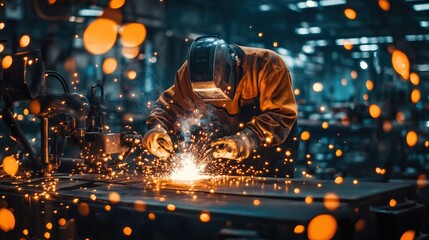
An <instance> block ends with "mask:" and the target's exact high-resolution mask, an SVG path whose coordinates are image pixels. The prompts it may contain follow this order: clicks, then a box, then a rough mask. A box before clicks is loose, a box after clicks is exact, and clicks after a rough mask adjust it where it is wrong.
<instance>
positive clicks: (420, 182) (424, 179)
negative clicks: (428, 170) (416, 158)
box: [417, 174, 428, 189]
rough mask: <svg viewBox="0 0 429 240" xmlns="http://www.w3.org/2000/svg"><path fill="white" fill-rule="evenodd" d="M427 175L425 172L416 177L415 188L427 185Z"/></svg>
mask: <svg viewBox="0 0 429 240" xmlns="http://www.w3.org/2000/svg"><path fill="white" fill-rule="evenodd" d="M427 180H428V179H427V176H426V175H425V174H420V175H419V177H418V178H417V188H418V189H422V188H424V187H426V185H427Z"/></svg>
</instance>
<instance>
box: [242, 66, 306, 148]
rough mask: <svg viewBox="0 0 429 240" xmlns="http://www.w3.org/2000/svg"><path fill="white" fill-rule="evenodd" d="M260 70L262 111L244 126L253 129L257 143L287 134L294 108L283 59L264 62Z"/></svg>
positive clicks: (265, 143) (278, 141)
mask: <svg viewBox="0 0 429 240" xmlns="http://www.w3.org/2000/svg"><path fill="white" fill-rule="evenodd" d="M260 74H261V75H260V79H261V80H260V81H258V88H259V104H260V110H261V112H262V113H261V114H260V115H259V116H255V117H253V118H252V119H251V121H250V122H248V123H247V124H246V127H247V128H248V129H250V130H252V132H253V133H255V135H256V137H257V139H258V140H259V143H260V145H262V146H264V147H270V146H276V145H280V144H282V143H283V142H284V141H285V140H286V138H287V137H288V135H289V132H290V130H291V129H292V127H293V125H294V123H295V121H296V118H297V111H298V110H297V105H296V101H295V97H294V95H293V91H292V81H291V77H290V73H289V70H288V68H287V67H286V65H285V64H284V62H283V60H282V59H280V58H277V59H275V61H273V62H271V63H270V62H269V63H268V64H266V65H265V66H264V67H263V69H261V71H260Z"/></svg>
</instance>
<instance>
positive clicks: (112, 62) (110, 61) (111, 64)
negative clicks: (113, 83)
mask: <svg viewBox="0 0 429 240" xmlns="http://www.w3.org/2000/svg"><path fill="white" fill-rule="evenodd" d="M116 67H118V62H117V61H116V59H114V58H106V59H105V60H104V61H103V66H102V68H103V72H104V74H112V73H113V72H114V71H115V70H116Z"/></svg>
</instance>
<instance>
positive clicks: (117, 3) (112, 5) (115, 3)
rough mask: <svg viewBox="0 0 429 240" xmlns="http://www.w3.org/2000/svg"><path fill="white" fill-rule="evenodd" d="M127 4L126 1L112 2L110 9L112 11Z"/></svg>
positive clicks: (117, 0) (115, 0)
mask: <svg viewBox="0 0 429 240" xmlns="http://www.w3.org/2000/svg"><path fill="white" fill-rule="evenodd" d="M124 4H125V0H110V2H109V7H110V8H112V9H118V8H120V7H122V6H123V5H124Z"/></svg>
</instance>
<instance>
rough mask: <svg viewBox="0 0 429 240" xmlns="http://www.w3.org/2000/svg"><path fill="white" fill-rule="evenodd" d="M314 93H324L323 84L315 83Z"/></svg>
mask: <svg viewBox="0 0 429 240" xmlns="http://www.w3.org/2000/svg"><path fill="white" fill-rule="evenodd" d="M313 91H315V92H321V91H323V83H321V82H315V83H314V84H313Z"/></svg>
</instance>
